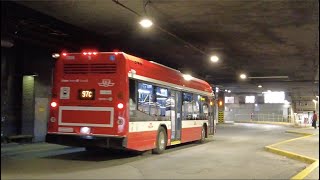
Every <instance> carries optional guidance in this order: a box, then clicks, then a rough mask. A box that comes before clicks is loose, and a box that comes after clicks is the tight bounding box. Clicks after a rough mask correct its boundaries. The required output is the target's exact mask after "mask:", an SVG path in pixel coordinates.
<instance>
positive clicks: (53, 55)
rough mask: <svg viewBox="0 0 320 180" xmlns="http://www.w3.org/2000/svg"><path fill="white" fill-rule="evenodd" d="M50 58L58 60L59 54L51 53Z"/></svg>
mask: <svg viewBox="0 0 320 180" xmlns="http://www.w3.org/2000/svg"><path fill="white" fill-rule="evenodd" d="M52 57H53V58H59V57H60V54H59V53H53V54H52Z"/></svg>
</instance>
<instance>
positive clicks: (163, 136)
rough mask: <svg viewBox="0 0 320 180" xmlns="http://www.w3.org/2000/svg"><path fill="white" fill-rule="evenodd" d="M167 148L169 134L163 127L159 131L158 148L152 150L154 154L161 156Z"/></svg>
mask: <svg viewBox="0 0 320 180" xmlns="http://www.w3.org/2000/svg"><path fill="white" fill-rule="evenodd" d="M166 146H167V133H166V132H165V129H164V128H163V127H160V128H159V130H158V135H157V140H156V148H155V149H153V150H152V153H153V154H161V153H163V151H164V150H165V149H166Z"/></svg>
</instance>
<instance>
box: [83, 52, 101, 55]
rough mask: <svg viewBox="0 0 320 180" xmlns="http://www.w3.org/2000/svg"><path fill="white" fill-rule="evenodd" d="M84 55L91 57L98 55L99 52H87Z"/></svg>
mask: <svg viewBox="0 0 320 180" xmlns="http://www.w3.org/2000/svg"><path fill="white" fill-rule="evenodd" d="M82 54H83V55H89V56H91V55H97V54H98V52H96V51H85V52H83V53H82Z"/></svg>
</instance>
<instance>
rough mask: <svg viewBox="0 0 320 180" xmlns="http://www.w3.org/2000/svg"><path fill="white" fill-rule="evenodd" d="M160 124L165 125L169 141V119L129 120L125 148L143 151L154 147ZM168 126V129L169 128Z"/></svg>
mask: <svg viewBox="0 0 320 180" xmlns="http://www.w3.org/2000/svg"><path fill="white" fill-rule="evenodd" d="M161 125H164V126H165V127H167V129H168V130H167V138H168V141H167V143H168V144H169V143H170V137H171V133H170V132H171V122H170V121H146V122H141V121H140V122H130V123H129V133H128V135H127V148H128V149H133V150H138V151H144V150H150V149H154V148H155V147H156V139H157V134H158V129H159V127H160V126H161ZM169 128H170V129H169Z"/></svg>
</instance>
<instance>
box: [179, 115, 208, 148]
mask: <svg viewBox="0 0 320 180" xmlns="http://www.w3.org/2000/svg"><path fill="white" fill-rule="evenodd" d="M204 123H206V124H208V120H183V121H182V129H181V142H182V143H184V142H190V141H196V140H199V139H200V138H201V130H202V126H203V124H204Z"/></svg>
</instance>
